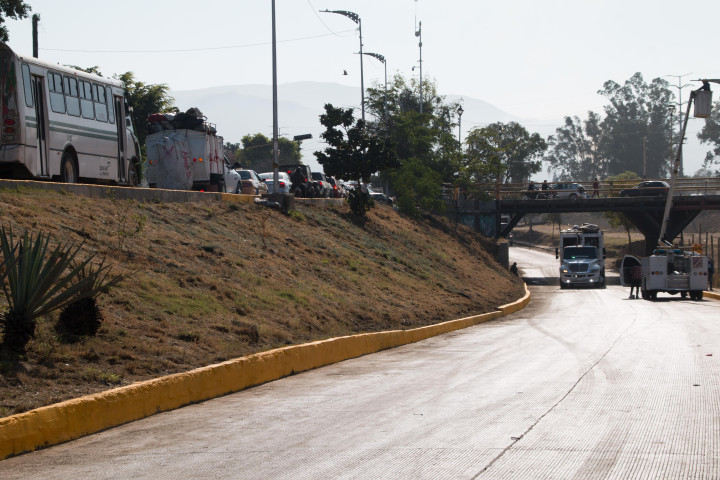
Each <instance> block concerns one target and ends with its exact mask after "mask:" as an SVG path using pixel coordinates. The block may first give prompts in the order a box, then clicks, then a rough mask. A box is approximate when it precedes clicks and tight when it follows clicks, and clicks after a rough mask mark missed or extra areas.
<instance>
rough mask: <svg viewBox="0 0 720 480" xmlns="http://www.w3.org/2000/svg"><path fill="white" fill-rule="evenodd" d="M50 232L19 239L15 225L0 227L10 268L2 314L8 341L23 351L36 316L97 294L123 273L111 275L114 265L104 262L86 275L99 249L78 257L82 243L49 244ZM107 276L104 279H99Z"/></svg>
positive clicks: (8, 345) (14, 349)
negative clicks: (76, 260) (99, 280)
mask: <svg viewBox="0 0 720 480" xmlns="http://www.w3.org/2000/svg"><path fill="white" fill-rule="evenodd" d="M49 243H50V236H49V235H45V234H43V233H38V234H37V236H35V237H34V238H33V237H32V236H31V235H30V234H28V232H25V233H24V235H23V236H22V239H21V240H20V241H19V242H17V243H16V242H15V240H14V238H13V233H12V229H10V230H9V232H8V231H7V230H5V227H0V253H2V257H3V264H4V269H5V273H4V275H5V280H4V281H2V289H3V293H4V294H5V299H6V300H7V303H8V308H7V310H6V311H5V312H3V313H2V314H0V330H2V333H3V346H4V347H6V348H7V349H8V350H9V351H11V352H14V353H17V354H22V353H24V352H25V347H26V346H27V343H28V342H29V341H30V339H31V338H32V337H33V336H34V335H35V326H36V319H37V318H38V317H41V316H43V315H46V314H48V313H50V312H52V311H54V310H56V309H58V308H62V307H64V306H65V305H67V304H68V303H71V302H73V301H77V300H80V299H82V298H85V297H87V296H93V295H96V294H97V293H98V292H100V291H102V290H103V289H105V288H108V286H109V285H111V284H112V285H114V284H115V283H117V282H119V281H120V280H121V279H122V278H116V279H111V280H109V281H108V280H107V271H108V269H109V267H106V266H102V265H101V267H100V268H99V269H97V270H94V271H92V272H91V274H90V275H87V276H85V277H84V278H81V275H82V273H81V272H82V271H83V269H85V268H86V267H87V265H88V264H89V263H90V261H91V260H92V259H93V258H94V256H95V255H91V256H90V257H88V258H87V259H86V260H84V261H82V262H77V263H73V262H74V261H75V258H76V257H77V255H78V252H79V251H80V248H81V247H82V245H80V246H77V247H76V246H75V245H74V244H72V243H69V244H62V243H61V244H58V245H57V246H56V247H55V248H54V249H53V250H50V249H49V248H48V247H49ZM98 277H102V280H101V282H99V283H98V282H97V280H98Z"/></svg>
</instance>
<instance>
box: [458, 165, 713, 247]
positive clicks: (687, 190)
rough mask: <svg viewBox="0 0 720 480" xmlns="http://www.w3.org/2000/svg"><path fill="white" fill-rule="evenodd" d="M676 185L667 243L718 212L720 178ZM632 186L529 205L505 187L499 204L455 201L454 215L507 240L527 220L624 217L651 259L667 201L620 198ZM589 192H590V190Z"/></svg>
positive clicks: (519, 192) (518, 189)
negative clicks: (554, 215)
mask: <svg viewBox="0 0 720 480" xmlns="http://www.w3.org/2000/svg"><path fill="white" fill-rule="evenodd" d="M676 182H677V183H676V185H677V186H676V194H675V195H673V199H672V207H671V210H670V218H669V223H668V225H667V232H666V238H671V239H675V238H676V237H678V236H679V235H680V234H681V233H682V232H683V230H684V229H685V228H686V227H687V226H688V225H689V224H690V222H692V221H693V220H694V219H695V217H697V216H698V215H699V214H700V212H702V211H703V210H720V178H711V179H707V178H701V179H678V180H677V181H676ZM634 183H636V182H633V183H631V184H629V185H628V184H622V183H616V184H615V185H611V186H610V187H608V188H604V189H601V191H600V192H599V194H600V197H599V198H598V197H595V198H576V199H568V198H565V199H559V198H553V199H528V198H526V196H525V195H523V194H524V193H527V192H526V191H525V190H523V186H518V185H502V186H501V188H498V186H497V185H495V186H494V187H495V189H494V190H495V191H494V192H493V193H494V196H495V200H491V201H488V202H482V201H479V200H467V199H465V200H457V201H456V202H455V205H454V208H453V209H454V210H455V213H456V215H457V217H456V218H458V219H459V220H460V221H462V223H464V224H466V225H468V226H472V227H474V228H475V229H476V230H478V231H481V232H483V233H486V234H488V233H489V234H492V235H494V236H495V237H507V236H508V234H509V233H510V232H511V231H512V229H513V228H514V227H515V226H516V225H517V224H518V222H519V221H520V220H522V218H523V217H524V216H525V215H526V214H539V213H582V212H621V213H623V214H624V215H625V216H626V217H627V218H628V219H629V220H630V221H631V222H632V224H633V225H634V226H635V227H636V228H637V229H638V231H639V232H640V233H642V234H643V236H644V237H645V245H646V248H647V250H648V252H647V253H648V254H650V253H651V252H652V249H653V248H654V247H655V245H657V242H658V240H659V235H660V229H661V227H662V223H663V214H664V210H665V203H666V199H667V197H666V195H664V194H658V195H656V196H634V197H630V196H623V197H620V196H617V195H619V192H620V191H621V190H623V189H626V188H630V187H632V185H634ZM488 187H491V186H488ZM588 187H589V185H588ZM488 190H490V189H489V188H488V189H486V191H488ZM586 190H587V191H588V192H590V191H591V189H590V188H586ZM504 215H507V216H509V218H510V220H509V221H508V222H507V223H504V222H503V223H501V221H500V218H501V216H504Z"/></svg>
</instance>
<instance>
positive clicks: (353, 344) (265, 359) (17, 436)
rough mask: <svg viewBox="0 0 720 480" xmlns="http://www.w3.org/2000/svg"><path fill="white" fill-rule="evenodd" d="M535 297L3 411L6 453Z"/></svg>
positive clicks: (431, 331) (502, 311) (1, 436)
mask: <svg viewBox="0 0 720 480" xmlns="http://www.w3.org/2000/svg"><path fill="white" fill-rule="evenodd" d="M529 301H530V292H529V290H528V289H527V286H526V287H525V295H524V296H523V297H522V298H521V299H519V300H517V301H516V302H513V303H510V304H507V305H503V306H501V307H498V310H496V311H493V312H490V313H485V314H482V315H475V316H472V317H466V318H461V319H458V320H451V321H448V322H443V323H439V324H436V325H428V326H425V327H420V328H415V329H412V330H392V331H387V332H375V333H364V334H359V335H351V336H346V337H338V338H331V339H328V340H321V341H317V342H312V343H306V344H303V345H295V346H289V347H284V348H279V349H276V350H270V351H268V352H262V353H257V354H254V355H248V356H246V357H242V358H238V359H234V360H229V361H226V362H223V363H219V364H216V365H210V366H207V367H202V368H198V369H195V370H191V371H189V372H183V373H178V374H175V375H168V376H165V377H160V378H157V379H153V380H147V381H144V382H138V383H135V384H132V385H128V386H125V387H120V388H115V389H112V390H108V391H105V392H100V393H96V394H93V395H87V396H84V397H81V398H77V399H73V400H68V401H65V402H61V403H57V404H54V405H49V406H46V407H41V408H37V409H35V410H31V411H29V412H24V413H20V414H17V415H13V416H10V417H6V418H2V419H0V459H3V458H7V457H9V456H12V455H18V454H20V453H24V452H29V451H33V450H36V449H38V448H42V447H47V446H51V445H56V444H58V443H62V442H66V441H68V440H73V439H76V438H79V437H82V436H84V435H88V434H91V433H95V432H99V431H101V430H105V429H108V428H111V427H115V426H118V425H121V424H123V423H127V422H131V421H133V420H138V419H141V418H144V417H148V416H150V415H153V414H155V413H159V412H163V411H167V410H172V409H175V408H178V407H182V406H184V405H189V404H192V403H197V402H201V401H204V400H208V399H211V398H215V397H219V396H221V395H226V394H228V393H233V392H237V391H240V390H243V389H246V388H248V387H252V386H255V385H260V384H262V383H266V382H270V381H272V380H277V379H279V378H283V377H286V376H288V375H293V374H295V373H299V372H303V371H306V370H310V369H313V368H317V367H321V366H324V365H329V364H332V363H336V362H340V361H343V360H347V359H350V358H355V357H359V356H362V355H367V354H369V353H375V352H378V351H380V350H385V349H388V348H393V347H397V346H400V345H405V344H408V343H413V342H418V341H420V340H425V339H427V338H430V337H433V336H436V335H440V334H443V333H448V332H452V331H454V330H458V329H462V328H467V327H470V326H472V325H477V324H479V323H483V322H486V321H488V320H492V319H494V318H498V317H501V316H503V315H509V314H511V313H514V312H517V311H518V310H520V309H522V308H524V307H525V306H526V305H527V304H528V302H529Z"/></svg>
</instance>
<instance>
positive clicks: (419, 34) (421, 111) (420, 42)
mask: <svg viewBox="0 0 720 480" xmlns="http://www.w3.org/2000/svg"><path fill="white" fill-rule="evenodd" d="M415 36H416V37H418V39H419V43H418V47H420V113H423V89H422V22H420V23H419V24H418V29H417V30H416V31H415Z"/></svg>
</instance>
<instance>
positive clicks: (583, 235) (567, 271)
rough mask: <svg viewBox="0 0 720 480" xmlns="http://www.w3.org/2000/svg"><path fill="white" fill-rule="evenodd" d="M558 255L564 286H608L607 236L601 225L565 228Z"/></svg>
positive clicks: (561, 279) (556, 253) (561, 282)
mask: <svg viewBox="0 0 720 480" xmlns="http://www.w3.org/2000/svg"><path fill="white" fill-rule="evenodd" d="M555 258H557V259H559V260H560V288H568V287H571V286H578V285H584V286H591V287H596V288H604V287H605V239H604V235H603V232H602V231H601V230H600V229H599V228H598V226H597V225H592V224H587V223H585V224H583V225H581V226H577V225H575V226H573V227H572V228H570V229H566V230H562V231H561V232H560V245H559V246H558V248H557V249H555Z"/></svg>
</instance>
